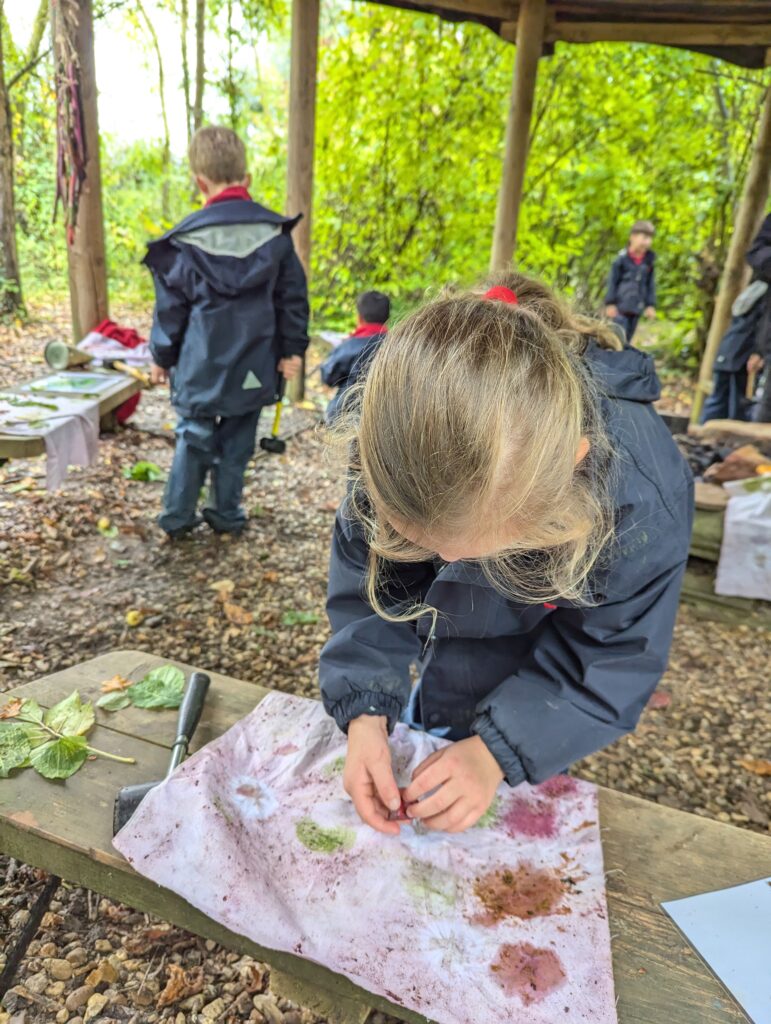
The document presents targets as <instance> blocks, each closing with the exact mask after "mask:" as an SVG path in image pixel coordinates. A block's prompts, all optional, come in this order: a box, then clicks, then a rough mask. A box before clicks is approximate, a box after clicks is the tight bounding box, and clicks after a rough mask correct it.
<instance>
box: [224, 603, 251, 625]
mask: <svg viewBox="0 0 771 1024" xmlns="http://www.w3.org/2000/svg"><path fill="white" fill-rule="evenodd" d="M223 607H224V609H225V617H226V618H227V620H228V622H232V623H233V625H234V626H249V625H251V623H252V620H253V619H254V616H253V615H252V613H251V612H248V611H247V610H246V609H245V608H242V607H241V606H240V605H238V604H232V603H231V602H230V601H225V602H224V605H223Z"/></svg>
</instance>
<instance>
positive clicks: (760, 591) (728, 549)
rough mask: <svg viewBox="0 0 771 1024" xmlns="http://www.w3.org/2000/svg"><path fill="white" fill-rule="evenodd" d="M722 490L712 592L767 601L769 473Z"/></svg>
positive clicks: (770, 578) (770, 597)
mask: <svg viewBox="0 0 771 1024" xmlns="http://www.w3.org/2000/svg"><path fill="white" fill-rule="evenodd" d="M723 487H724V488H725V489H726V490H727V491H728V494H729V498H728V506H727V507H726V511H725V519H724V521H723V542H722V544H721V545H720V560H719V561H718V565H717V576H716V577H715V593H716V594H722V595H723V596H725V597H755V598H762V599H763V600H766V601H771V474H769V475H767V476H757V477H752V478H750V479H749V480H732V481H730V482H729V483H724V484H723Z"/></svg>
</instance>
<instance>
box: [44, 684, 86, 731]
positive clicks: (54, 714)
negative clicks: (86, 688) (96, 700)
mask: <svg viewBox="0 0 771 1024" xmlns="http://www.w3.org/2000/svg"><path fill="white" fill-rule="evenodd" d="M43 722H44V723H45V724H46V725H47V726H48V727H49V729H54V730H55V731H56V732H60V733H62V734H63V735H64V736H82V735H83V734H84V733H87V732H88V730H89V729H90V728H91V726H92V725H93V724H94V707H93V705H92V704H91V703H90V702H86V703H85V704H84V703H83V702H82V701H81V699H80V694H79V693H78V691H77V690H75V691H73V692H72V693H71V694H70V695H69V697H65V699H64V700H61V701H59V703H58V704H55V705H54V706H53V707H52V708H49V709H48V711H46V713H45V714H44V715H43Z"/></svg>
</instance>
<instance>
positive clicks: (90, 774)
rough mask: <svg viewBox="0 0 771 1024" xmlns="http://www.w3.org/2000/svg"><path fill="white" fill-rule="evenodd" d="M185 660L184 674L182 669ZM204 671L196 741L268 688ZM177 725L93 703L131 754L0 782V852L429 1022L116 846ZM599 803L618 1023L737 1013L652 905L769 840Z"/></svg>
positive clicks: (94, 737) (682, 817) (734, 878)
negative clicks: (282, 944) (127, 809)
mask: <svg viewBox="0 0 771 1024" xmlns="http://www.w3.org/2000/svg"><path fill="white" fill-rule="evenodd" d="M163 663H164V662H163V660H162V659H160V658H157V657H155V656H153V655H149V654H144V653H141V652H139V651H116V652H114V653H112V654H108V655H103V656H102V657H99V658H94V659H93V660H91V661H88V662H85V663H84V664H82V665H77V666H74V667H73V668H69V669H66V670H65V671H63V672H57V673H56V674H55V675H51V676H48V677H46V678H44V679H41V680H39V681H38V682H35V683H30V684H28V685H26V686H23V687H20V688H18V689H17V690H15V691H12V694H7V695H6V696H8V697H10V696H11V695H18V696H29V697H35V698H36V699H37V700H38V701H39V702H40V703H41V704H42V705H43V706H51V705H52V704H54V703H56V702H57V701H58V700H61V699H62V698H63V697H65V696H67V695H68V694H70V693H71V692H72V691H73V690H75V689H77V690H79V691H80V694H81V696H82V697H83V698H91V699H96V698H98V696H99V695H100V683H101V682H103V681H104V680H105V679H109V678H110V677H111V676H113V675H115V674H116V673H120V674H121V675H123V676H127V677H129V678H131V679H132V680H136V679H139V678H141V677H142V676H143V675H144V674H145V673H146V672H147V671H149V669H150V668H152V667H154V666H156V665H159V664H163ZM181 667H183V668H184V669H185V670H186V671H190V666H181ZM210 674H211V678H212V685H211V688H210V690H209V696H208V698H207V706H206V709H205V711H204V714H203V718H202V720H201V724H200V726H199V728H198V732H197V734H196V737H195V741H194V743H193V748H194V749H195V748H198V747H200V746H202V745H203V744H205V743H208V742H209V741H210V740H212V739H214V738H215V737H216V736H219V735H220V734H221V733H222V732H224V731H225V730H226V729H227V728H228V727H229V726H230V725H232V724H233V723H234V722H236V721H237V720H238V719H240V718H242V717H243V716H244V715H246V714H247V713H248V712H249V711H251V710H252V708H253V707H254V706H255V705H256V704H257V703H258V702H259V701H260V700H261V699H262V697H264V696H265V694H266V693H267V691H266V690H265V689H263V688H261V687H259V686H256V685H254V684H250V683H245V682H242V681H240V680H238V679H231V678H229V677H227V676H221V675H218V674H217V673H210ZM175 723H176V713H175V712H171V711H146V710H140V709H138V708H134V707H130V708H127V709H125V710H123V711H119V712H117V713H114V714H108V713H106V712H102V711H100V710H98V709H97V725H96V726H95V727H94V729H93V730H92V732H91V733H90V737H89V739H90V742H92V743H93V745H94V746H96V747H98V748H101V749H104V750H106V751H109V752H112V753H116V754H122V755H124V756H131V757H134V758H136V764H135V765H123V764H118V763H114V762H110V761H106V760H97V761H91V762H87V763H86V764H85V765H84V766H83V768H81V770H80V771H79V772H77V773H76V774H75V775H74V776H72V778H70V779H68V780H66V781H64V782H60V783H57V782H51V781H48V780H46V779H43V778H41V777H40V776H38V775H37V774H36V773H33V772H32V771H31V770H30V769H26V770H24V771H22V772H17V773H15V774H14V776H12V777H11V778H9V779H3V780H0V850H2V852H3V853H5V854H8V855H10V856H12V857H15V858H17V859H18V860H20V861H23V862H25V863H27V864H31V865H35V866H37V867H40V868H44V869H45V870H47V871H49V872H52V873H54V874H55V875H58V876H61V877H62V878H65V879H68V880H69V881H71V882H73V883H75V884H77V885H82V886H86V887H88V888H89V889H92V890H95V891H96V892H98V893H102V894H104V895H105V896H107V897H109V898H111V899H114V900H120V901H122V902H124V903H126V904H128V905H130V906H132V907H135V908H137V909H138V910H140V911H144V912H146V913H151V914H155V915H158V916H160V917H162V918H165V919H166V920H167V921H169V922H172V923H173V924H175V925H178V926H180V927H183V928H186V929H188V930H190V931H191V932H194V933H195V934H197V935H200V936H203V937H205V938H208V939H213V940H214V941H216V942H219V943H221V944H222V945H224V946H226V947H229V948H230V949H233V950H236V951H238V952H239V953H241V954H247V955H250V956H253V957H255V958H256V959H258V960H261V961H265V962H267V963H269V964H270V965H271V967H272V981H271V984H272V986H274V987H275V988H276V990H277V992H279V993H280V994H281V995H283V996H285V997H286V998H290V999H292V1000H293V1001H294V1002H297V1003H300V1004H303V1005H306V1006H308V1007H310V1008H313V1009H316V1010H317V1011H318V1012H320V1013H322V1014H323V1015H325V1016H327V1017H328V1019H329V1020H330V1021H333V1022H340V1024H351V1022H354V1021H356V1022H358V1024H361V1022H362V1021H364V1019H365V1018H366V1016H367V1014H368V1012H369V1010H370V1008H376V1009H380V1010H383V1011H386V1012H388V1013H392V1014H394V1015H395V1016H398V1017H401V1018H402V1019H404V1020H407V1021H415V1022H418V1021H424V1020H425V1018H422V1017H420V1016H419V1015H418V1014H415V1013H412V1012H409V1011H406V1010H404V1009H402V1008H401V1007H399V1006H396V1005H394V1004H393V1003H390V1002H388V1001H387V1000H385V999H382V998H380V997H378V996H373V995H371V994H369V993H367V992H365V991H363V990H362V989H359V988H357V987H356V986H355V985H353V984H352V983H351V982H349V981H348V980H347V979H345V978H343V977H341V976H339V975H336V974H334V973H333V972H332V971H329V970H327V969H326V968H323V967H320V966H319V965H317V964H314V963H311V962H309V961H305V960H302V959H300V958H298V957H295V956H291V955H289V954H287V953H279V952H274V951H271V950H268V949H263V948H261V947H260V946H256V945H255V944H254V943H252V942H250V941H248V940H247V939H245V938H243V937H241V936H239V935H236V934H234V933H233V932H230V931H228V930H227V929H226V928H224V927H222V926H221V925H219V924H216V923H215V922H213V921H212V920H211V919H209V918H207V917H206V916H205V915H204V914H202V913H200V912H199V911H198V910H195V909H194V908H193V907H191V906H190V905H189V904H187V903H186V902H185V901H184V900H183V899H181V898H180V897H179V896H176V895H175V894H174V893H171V892H169V891H168V890H165V889H162V888H159V887H158V886H157V885H155V884H154V883H153V882H150V881H148V880H147V879H145V878H142V877H141V876H140V875H138V874H136V872H134V871H133V869H132V868H130V867H129V865H128V864H127V863H126V861H125V860H124V859H123V858H122V857H121V856H120V855H119V854H118V853H116V852H115V850H113V848H112V845H111V825H112V809H113V800H114V798H115V794H116V792H117V791H118V789H119V788H120V787H121V786H123V785H126V784H128V783H133V782H141V781H145V780H150V779H160V778H162V777H163V775H164V774H165V771H166V767H167V761H168V758H169V748H170V746H171V743H172V741H173V737H174V726H175ZM600 811H601V817H600V823H601V828H602V840H603V850H604V855H605V866H606V871H607V873H608V903H609V909H610V929H611V935H612V948H613V966H614V974H615V983H616V992H617V995H618V1013H619V1022H620V1024H654V1022H660V1021H673V1022H676V1024H697V1022H698V1024H737V1022H740V1021H745V1020H746V1017H745V1016H744V1014H743V1013H742V1012H741V1011H740V1010H739V1009H738V1007H737V1006H736V1004H735V1003H734V1002H733V1000H732V999H731V998H730V996H728V995H727V994H726V992H725V990H724V989H723V988H722V986H721V985H720V984H719V982H718V981H717V980H716V979H715V978H714V977H713V976H712V975H711V973H710V972H709V970H708V969H707V968H706V967H705V966H704V965H703V964H702V962H701V961H700V959H699V957H698V956H697V955H696V954H695V953H694V951H693V950H692V949H691V947H690V946H689V945H688V943H687V942H685V941H684V939H683V938H682V936H681V935H680V933H679V932H678V930H677V929H676V928H675V927H674V925H673V924H672V923H671V922H670V920H669V918H667V916H666V915H665V914H664V912H663V911H662V910H661V909H660V907H659V903H660V902H661V901H662V900H669V899H676V898H677V897H680V896H689V895H692V894H694V893H698V892H702V891H706V890H710V889H716V888H719V887H723V886H729V885H734V884H737V883H740V882H746V881H749V880H751V879H755V878H758V877H761V876H762V875H764V874H765V873H768V872H769V870H770V869H771V839H769V838H767V837H764V836H761V835H758V834H756V833H753V832H748V831H744V830H741V829H738V828H734V827H733V826H730V825H723V824H721V823H719V822H715V821H710V820H708V819H706V818H700V817H696V816H694V815H690V814H684V813H682V812H681V811H676V810H672V809H671V808H668V807H662V806H660V805H658V804H654V803H649V802H647V801H643V800H639V799H636V798H635V797H631V796H625V795H624V794H621V793H616V792H613V791H611V790H607V789H602V790H601V791H600ZM478 1024H483V1022H481V1021H480V1022H478ZM491 1024H492V1022H491ZM495 1024H497V1022H495Z"/></svg>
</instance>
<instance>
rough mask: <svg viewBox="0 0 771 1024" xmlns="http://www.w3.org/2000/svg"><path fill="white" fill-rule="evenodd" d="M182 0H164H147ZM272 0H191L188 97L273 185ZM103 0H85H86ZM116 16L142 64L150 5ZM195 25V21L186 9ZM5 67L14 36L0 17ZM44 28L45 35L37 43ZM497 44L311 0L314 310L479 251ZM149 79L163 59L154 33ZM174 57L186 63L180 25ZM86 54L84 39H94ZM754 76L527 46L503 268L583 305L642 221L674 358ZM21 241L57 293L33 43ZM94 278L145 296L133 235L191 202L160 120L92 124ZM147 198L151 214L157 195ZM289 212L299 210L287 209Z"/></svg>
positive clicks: (441, 280)
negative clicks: (100, 270)
mask: <svg viewBox="0 0 771 1024" xmlns="http://www.w3.org/2000/svg"><path fill="white" fill-rule="evenodd" d="M161 6H162V7H165V8H167V9H168V10H170V11H171V12H172V13H173V15H174V16H175V17H177V18H178V17H179V3H178V2H177V0H145V4H144V7H145V9H146V11H147V13H148V16H149V18H150V19H152V18H153V17H154V16H155V14H156V13H157V10H158V8H159V7H161ZM288 8H289V4H288V2H287V0H270V2H268V3H263V2H260V3H258V2H256V0H243V2H238V0H209V2H208V16H207V27H206V32H207V35H206V52H207V59H206V66H207V76H206V91H205V96H204V104H205V107H206V111H207V115H208V117H209V118H211V119H212V120H218V121H221V122H224V123H229V124H231V125H232V126H233V127H234V128H235V130H237V131H238V132H239V133H240V134H241V135H242V136H243V138H244V139H245V141H246V144H247V149H248V153H249V164H250V171H251V172H252V177H253V185H252V191H253V193H254V195H255V197H257V198H258V199H259V200H260V201H261V202H263V203H265V204H266V205H268V206H273V207H276V208H279V209H282V208H283V207H284V203H285V177H286V144H287V127H286V124H287V115H288V109H287V108H288V103H287V85H288V72H289V62H288V41H289V24H288V21H289V19H288ZM99 13H100V11H99V10H97V15H99ZM102 13H103V16H104V17H106V18H109V19H115V21H116V23H120V24H122V25H125V26H126V31H127V33H128V34H129V35H130V37H131V38H132V39H136V40H138V41H139V42H140V43H141V45H143V46H144V48H145V50H146V52H147V68H148V73H149V74H150V75H151V76H155V75H156V74H157V62H156V58H155V56H154V55H153V51H152V46H151V39H150V35H149V33H148V29H147V25H146V23H145V22H144V21H143V19H142V18H141V17H139V15H138V14H137V13H136V12H135V11H133V9H131V7H130V5H129V7H128V8H126V7H125V6H124V7H120V6H118V7H115V6H110V4H109V3H107V4H105V9H104V12H102ZM191 24H192V22H191ZM3 39H4V50H5V57H6V72H7V75H9V76H10V75H12V74H14V73H15V72H16V71H17V70H18V69H19V68H20V67H21V66H23V64H24V60H25V54H24V50H25V46H24V45H22V44H20V43H19V42H18V41H17V43H16V44H14V41H13V40H12V39H11V38H10V33H9V32H8V31H7V29H4V36H3ZM45 45H47V44H44V46H45ZM514 55H515V50H514V47H513V46H511V45H509V44H507V43H504V42H502V41H501V40H500V39H498V38H497V36H495V35H494V34H493V33H492V32H490V31H489V30H488V29H486V28H484V27H483V26H481V25H475V24H463V23H460V24H448V23H446V22H442V21H440V20H439V19H438V18H436V17H434V16H431V15H427V14H421V13H417V12H410V11H401V10H397V9H393V8H389V7H386V6H379V5H376V4H363V3H353V2H352V0H334V2H332V3H327V4H325V5H324V20H323V24H322V32H321V49H320V66H319V86H318V109H317V129H316V160H315V167H316V181H315V194H314V209H313V245H314V248H313V296H312V298H313V311H314V317H315V319H316V321H317V322H319V323H321V324H323V325H324V326H326V327H332V328H347V327H349V326H350V325H351V324H352V322H353V318H354V301H355V297H356V295H357V294H358V293H359V292H360V291H361V290H363V289H364V288H380V289H383V290H384V291H386V292H388V293H389V294H390V295H391V297H392V300H393V305H394V312H395V315H396V316H397V317H398V316H399V315H400V314H401V313H403V312H404V311H406V310H408V309H409V308H411V307H412V306H414V305H415V304H416V303H417V302H419V301H420V300H421V299H422V298H423V296H425V295H426V294H431V293H434V292H436V290H438V289H439V288H441V286H443V285H444V284H447V283H456V282H459V283H468V282H471V281H474V280H476V279H478V278H479V277H480V276H482V275H483V274H484V273H485V270H486V268H487V264H488V260H489V253H490V244H491V237H492V228H493V222H494V218H495V208H496V202H497V195H498V187H499V183H500V173H501V154H502V151H503V139H504V130H505V122H506V115H507V110H508V105H509V93H510V88H511V77H512V70H513V63H514ZM162 56H163V61H164V64H165V72H166V79H167V90H169V89H173V88H176V87H177V86H178V85H179V82H178V81H177V80H176V79H177V78H178V76H179V66H178V65H179V58H178V55H176V54H169V53H164V54H163V55H162ZM188 56H189V59H190V61H191V73H192V71H193V68H192V63H193V61H194V45H193V39H192V35H191V37H190V39H189V40H188ZM97 57H98V54H97ZM764 77H765V76H764V75H763V73H761V72H750V71H745V70H740V69H737V68H734V67H733V66H732V65H728V64H724V63H721V62H719V61H717V60H714V59H712V58H709V57H707V56H703V55H699V54H694V53H690V52H688V51H685V50H676V49H671V48H665V47H654V46H641V45H622V44H595V45H591V46H585V45H567V44H558V46H557V49H556V52H555V54H554V55H552V56H550V57H547V58H544V59H543V60H541V62H540V65H539V78H538V86H537V91H536V97H535V108H534V117H533V124H532V138H531V147H530V156H529V164H528V172H527V177H526V181H525V201H524V204H523V208H522V212H521V217H520V224H519V242H518V249H517V260H518V264H519V266H520V267H521V268H522V269H523V270H525V271H527V272H531V273H534V274H537V275H539V276H542V277H543V278H544V279H545V280H546V281H548V282H549V283H550V284H552V285H554V286H556V287H557V288H559V289H560V290H562V291H564V292H566V293H568V294H569V295H571V296H572V297H573V299H574V301H575V302H576V303H577V304H578V305H579V306H580V307H581V308H583V309H585V310H587V311H590V312H591V311H597V310H598V309H599V308H600V307H601V304H602V297H603V290H604V281H605V277H606V274H607V271H608V268H609V265H610V262H611V260H612V259H613V257H614V256H615V254H616V253H617V252H618V250H619V249H620V248H621V247H622V246H623V245H624V244H625V242H626V238H627V234H628V229H629V226H630V224H631V223H632V222H633V221H634V220H635V219H637V218H638V217H649V218H651V219H653V220H654V221H655V223H656V224H657V227H658V232H657V236H656V243H655V248H656V251H657V253H658V259H659V263H658V276H659V294H660V299H659V309H660V312H661V313H662V314H663V316H664V317H665V318H666V320H667V321H668V326H667V327H663V328H661V329H659V330H657V331H655V332H653V335H654V337H653V343H654V346H655V350H656V351H657V354H665V355H672V356H674V357H675V359H676V360H677V361H679V362H680V363H682V364H684V365H686V366H689V365H692V364H693V363H694V361H695V358H696V356H697V355H698V351H699V346H700V344H701V343H702V341H703V324H704V322H705V320H706V319H707V318H708V316H709V313H710V310H711V302H712V294H713V292H714V287H715V273H714V271H715V269H716V268H717V269H719V268H720V266H721V265H722V261H723V259H724V256H725V253H726V250H727V246H728V242H729V240H730V235H731V230H732V226H733V222H734V217H735V205H736V202H737V199H738V196H739V194H740V190H741V185H742V182H743V178H744V175H745V173H746V169H747V164H748V160H749V155H750V141H751V134H752V131H753V129H754V127H755V125H756V123H757V119H758V115H759V110H760V102H761V101H762V98H763V89H762V85H763V83H764ZM11 100H12V111H13V117H14V132H15V144H16V203H17V218H18V245H19V255H20V262H21V267H22V274H23V287H24V292H25V294H26V295H28V296H29V295H32V296H34V295H35V294H36V293H37V294H38V295H40V294H41V293H43V294H47V293H50V292H55V293H56V294H57V295H58V296H63V295H64V294H65V293H66V283H67V274H66V245H65V240H64V231H63V227H62V224H61V220H59V221H57V223H56V225H55V226H54V228H53V230H52V228H51V216H52V211H53V205H54V194H53V192H54V175H53V161H54V151H55V145H54V122H55V110H54V97H53V91H52V67H51V61H50V58H48V59H44V60H42V61H40V63H39V64H38V65H37V66H36V67H35V69H34V70H33V71H32V72H31V73H29V74H28V75H27V76H26V77H25V78H24V79H23V80H22V81H21V82H20V83H19V84H18V85H17V86H16V87H15V88H14V90H13V91H12V94H11ZM101 145H102V158H103V159H102V179H103V195H104V205H105V232H106V244H107V256H108V266H109V273H110V287H111V290H112V293H113V295H120V297H121V300H126V301H140V302H143V303H147V304H149V303H150V302H151V301H152V283H151V279H150V275H149V274H148V273H147V271H146V270H145V269H144V268H143V267H142V266H141V265H140V261H141V258H142V256H143V254H144V251H145V244H146V242H147V241H148V240H149V239H150V238H153V237H157V236H158V235H159V234H161V233H163V232H164V231H165V230H167V229H168V228H169V227H170V226H171V224H172V223H175V222H176V221H178V220H179V219H180V218H181V217H183V216H184V215H185V214H187V213H188V212H190V210H191V209H193V208H194V207H195V204H196V200H194V199H193V197H192V182H191V179H190V173H189V170H188V167H187V163H186V160H185V158H184V156H182V155H179V156H172V157H171V158H170V160H169V159H168V154H167V153H166V151H165V143H164V140H163V139H159V138H147V139H145V140H144V141H143V142H141V143H135V144H132V145H126V144H122V143H120V142H119V141H118V140H117V139H114V138H111V137H109V136H106V135H105V136H103V138H102V140H101ZM164 211H165V213H164ZM291 212H296V211H291Z"/></svg>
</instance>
